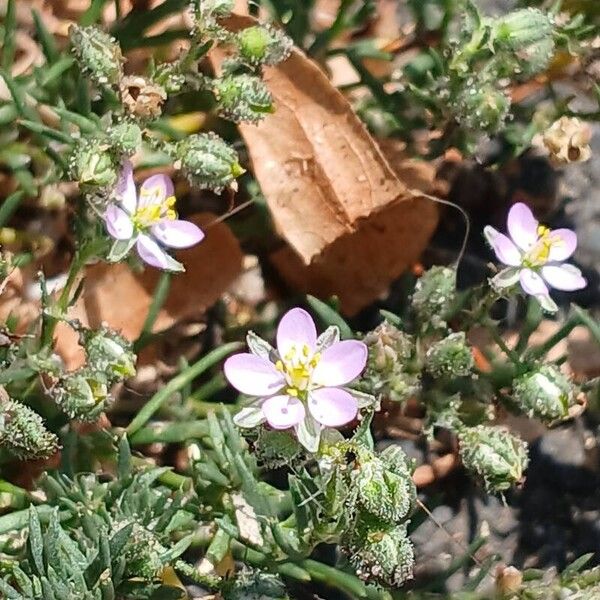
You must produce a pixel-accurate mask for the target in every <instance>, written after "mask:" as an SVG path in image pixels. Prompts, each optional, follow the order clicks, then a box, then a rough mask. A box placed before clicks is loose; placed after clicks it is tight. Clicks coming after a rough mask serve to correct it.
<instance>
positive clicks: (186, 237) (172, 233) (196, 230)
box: [152, 219, 204, 248]
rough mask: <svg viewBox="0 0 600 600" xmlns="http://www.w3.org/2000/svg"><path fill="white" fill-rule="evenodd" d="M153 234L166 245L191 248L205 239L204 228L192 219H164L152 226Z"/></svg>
mask: <svg viewBox="0 0 600 600" xmlns="http://www.w3.org/2000/svg"><path fill="white" fill-rule="evenodd" d="M152 235H153V236H154V237H155V238H156V239H157V240H158V241H159V242H161V243H162V244H164V245H165V246H169V247H171V248H189V247H190V246H194V245H195V244H197V243H198V242H201V241H202V240H203V239H204V233H203V232H202V229H200V227H198V226H197V225H194V223H190V221H181V220H179V219H176V220H173V221H171V220H170V219H163V220H162V221H160V222H158V223H157V224H156V225H154V226H153V227H152Z"/></svg>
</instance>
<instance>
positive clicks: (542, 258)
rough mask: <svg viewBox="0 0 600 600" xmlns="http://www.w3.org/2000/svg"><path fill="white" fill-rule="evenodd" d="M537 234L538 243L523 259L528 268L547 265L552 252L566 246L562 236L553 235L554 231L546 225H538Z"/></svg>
mask: <svg viewBox="0 0 600 600" xmlns="http://www.w3.org/2000/svg"><path fill="white" fill-rule="evenodd" d="M537 234H538V239H537V242H536V243H535V245H534V246H533V248H532V249H531V250H530V251H529V252H528V253H527V254H526V255H525V257H524V259H523V264H524V266H526V267H530V268H531V267H541V266H542V265H545V264H546V263H547V262H548V259H549V258H550V250H552V248H553V247H554V248H556V247H558V246H560V245H562V244H564V242H563V240H562V239H561V238H560V236H556V235H552V231H551V230H550V229H549V228H548V227H546V226H545V225H538V228H537Z"/></svg>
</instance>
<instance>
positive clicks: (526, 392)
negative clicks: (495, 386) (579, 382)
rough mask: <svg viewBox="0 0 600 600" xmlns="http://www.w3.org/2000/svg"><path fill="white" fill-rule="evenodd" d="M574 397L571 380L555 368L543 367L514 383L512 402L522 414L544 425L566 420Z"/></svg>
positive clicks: (551, 366) (550, 366)
mask: <svg viewBox="0 0 600 600" xmlns="http://www.w3.org/2000/svg"><path fill="white" fill-rule="evenodd" d="M573 396H574V394H573V387H572V385H571V383H570V381H569V379H568V378H567V377H566V376H565V375H563V373H561V371H560V370H559V369H558V368H557V367H555V366H554V365H542V366H541V367H539V368H538V369H536V370H535V371H533V372H530V373H526V374H525V375H522V376H521V377H519V378H518V379H516V380H515V381H513V398H514V399H515V401H516V402H517V404H518V405H519V407H520V408H521V410H523V411H524V412H525V413H527V414H528V415H529V416H531V417H537V418H538V419H541V420H543V421H554V420H556V419H562V418H564V417H566V416H567V413H568V411H569V406H570V405H571V403H572V401H573Z"/></svg>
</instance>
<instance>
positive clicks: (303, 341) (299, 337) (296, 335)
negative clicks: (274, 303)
mask: <svg viewBox="0 0 600 600" xmlns="http://www.w3.org/2000/svg"><path fill="white" fill-rule="evenodd" d="M305 345H306V346H308V349H309V350H310V352H311V353H312V352H314V351H315V348H316V346H317V328H316V327H315V322H314V321H313V320H312V317H311V316H310V315H309V314H308V313H307V312H306V311H305V310H304V309H302V308H292V309H291V310H288V312H286V313H285V315H283V317H281V321H279V326H278V327H277V351H278V352H279V355H280V356H281V357H284V356H285V355H286V354H288V353H289V352H290V351H291V350H292V349H293V348H294V347H296V348H297V349H298V350H299V351H300V350H301V349H302V347H303V346H305Z"/></svg>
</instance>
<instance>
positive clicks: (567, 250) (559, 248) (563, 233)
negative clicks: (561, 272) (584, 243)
mask: <svg viewBox="0 0 600 600" xmlns="http://www.w3.org/2000/svg"><path fill="white" fill-rule="evenodd" d="M549 238H550V243H551V245H550V252H549V254H548V260H551V261H554V260H561V261H562V260H567V258H569V257H570V256H571V255H572V254H573V252H575V249H576V248H577V234H576V233H575V232H574V231H571V230H570V229H554V230H553V231H551V232H550V234H549Z"/></svg>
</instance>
